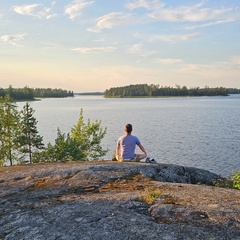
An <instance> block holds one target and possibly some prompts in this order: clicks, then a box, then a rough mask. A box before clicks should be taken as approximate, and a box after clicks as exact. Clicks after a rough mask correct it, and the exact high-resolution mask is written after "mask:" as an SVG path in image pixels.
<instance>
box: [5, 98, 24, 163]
mask: <svg viewBox="0 0 240 240" xmlns="http://www.w3.org/2000/svg"><path fill="white" fill-rule="evenodd" d="M20 133H21V123H20V116H19V112H18V111H17V106H16V104H15V102H14V101H13V99H12V98H11V97H10V96H9V95H6V96H5V97H4V98H1V99H0V163H1V164H3V163H4V162H6V161H9V162H10V165H13V163H14V161H15V160H17V159H18V157H17V155H18V154H17V153H18V150H19V149H20V143H19V141H18V140H19V137H20Z"/></svg>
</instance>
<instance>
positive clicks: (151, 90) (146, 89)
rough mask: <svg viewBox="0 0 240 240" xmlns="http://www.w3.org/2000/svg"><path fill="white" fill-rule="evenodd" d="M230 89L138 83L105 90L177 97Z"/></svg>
mask: <svg viewBox="0 0 240 240" xmlns="http://www.w3.org/2000/svg"><path fill="white" fill-rule="evenodd" d="M228 94H229V90H228V89H227V88H224V87H216V88H210V87H208V86H206V87H204V88H199V87H196V88H190V89H188V88H187V87H186V86H183V87H181V86H179V85H177V86H176V87H163V86H161V87H160V86H159V85H154V84H151V85H148V84H136V85H129V86H124V87H114V88H110V89H107V90H105V92H104V97H173V96H174V97H177V96H228Z"/></svg>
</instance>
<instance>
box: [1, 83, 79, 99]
mask: <svg viewBox="0 0 240 240" xmlns="http://www.w3.org/2000/svg"><path fill="white" fill-rule="evenodd" d="M6 95H9V96H10V97H11V98H12V99H14V100H34V99H35V98H62V97H73V95H74V94H73V91H67V90H62V89H56V88H55V89H51V88H35V89H34V88H29V87H24V88H13V87H12V86H9V88H7V89H3V88H0V96H1V97H5V96H6Z"/></svg>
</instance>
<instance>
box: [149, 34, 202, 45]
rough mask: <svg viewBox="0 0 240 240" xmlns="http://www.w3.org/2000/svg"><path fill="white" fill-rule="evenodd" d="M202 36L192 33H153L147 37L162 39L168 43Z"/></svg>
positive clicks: (151, 39)
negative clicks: (153, 34)
mask: <svg viewBox="0 0 240 240" xmlns="http://www.w3.org/2000/svg"><path fill="white" fill-rule="evenodd" d="M200 37H202V34H199V33H192V34H182V35H155V36H152V37H150V38H149V41H164V42H169V43H177V42H180V41H181V42H182V41H188V40H191V39H195V38H200Z"/></svg>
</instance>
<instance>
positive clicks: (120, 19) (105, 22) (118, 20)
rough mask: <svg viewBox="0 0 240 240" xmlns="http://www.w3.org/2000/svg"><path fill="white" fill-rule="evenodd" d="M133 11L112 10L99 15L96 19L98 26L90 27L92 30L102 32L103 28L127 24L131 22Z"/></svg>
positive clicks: (89, 29)
mask: <svg viewBox="0 0 240 240" xmlns="http://www.w3.org/2000/svg"><path fill="white" fill-rule="evenodd" d="M132 16H133V15H132V14H131V13H124V12H112V13H109V14H106V15H104V16H101V17H99V18H98V19H97V20H96V26H95V27H92V28H88V31H90V32H96V33H97V32H101V31H102V30H103V29H111V28H113V27H115V26H120V25H126V24H129V23H130V22H131V18H132Z"/></svg>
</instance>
